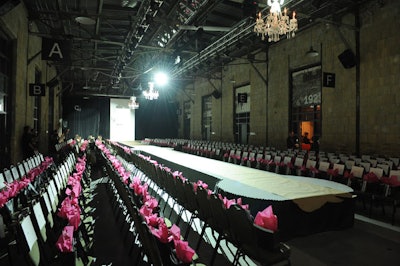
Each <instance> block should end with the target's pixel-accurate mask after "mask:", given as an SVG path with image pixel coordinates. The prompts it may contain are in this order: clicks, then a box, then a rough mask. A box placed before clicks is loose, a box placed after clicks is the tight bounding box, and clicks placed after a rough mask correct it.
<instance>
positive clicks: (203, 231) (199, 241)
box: [195, 224, 207, 250]
mask: <svg viewBox="0 0 400 266" xmlns="http://www.w3.org/2000/svg"><path fill="white" fill-rule="evenodd" d="M206 228H207V225H206V224H204V226H203V229H202V230H201V233H200V237H199V240H198V241H197V244H196V249H195V250H199V248H200V244H201V241H202V240H203V236H204V233H205V232H206Z"/></svg>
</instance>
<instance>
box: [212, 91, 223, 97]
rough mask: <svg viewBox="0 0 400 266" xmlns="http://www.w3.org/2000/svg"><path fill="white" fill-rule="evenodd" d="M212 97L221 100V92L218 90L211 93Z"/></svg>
mask: <svg viewBox="0 0 400 266" xmlns="http://www.w3.org/2000/svg"><path fill="white" fill-rule="evenodd" d="M211 95H212V96H214V98H215V99H219V98H221V92H219V91H218V90H214V91H213V92H212V93H211Z"/></svg>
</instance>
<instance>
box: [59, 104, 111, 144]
mask: <svg viewBox="0 0 400 266" xmlns="http://www.w3.org/2000/svg"><path fill="white" fill-rule="evenodd" d="M63 119H64V121H67V126H66V127H67V128H69V130H70V133H69V136H68V137H69V138H73V137H74V136H75V135H76V134H78V135H80V136H82V138H84V139H87V137H88V136H89V135H92V136H94V137H97V136H98V135H101V136H103V138H109V137H110V100H109V99H108V98H93V99H88V100H84V99H77V98H67V99H65V100H64V102H63Z"/></svg>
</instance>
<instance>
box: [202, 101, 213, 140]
mask: <svg viewBox="0 0 400 266" xmlns="http://www.w3.org/2000/svg"><path fill="white" fill-rule="evenodd" d="M211 108H212V96H211V95H208V96H204V97H203V99H202V139H203V140H210V139H211V123H212V111H211Z"/></svg>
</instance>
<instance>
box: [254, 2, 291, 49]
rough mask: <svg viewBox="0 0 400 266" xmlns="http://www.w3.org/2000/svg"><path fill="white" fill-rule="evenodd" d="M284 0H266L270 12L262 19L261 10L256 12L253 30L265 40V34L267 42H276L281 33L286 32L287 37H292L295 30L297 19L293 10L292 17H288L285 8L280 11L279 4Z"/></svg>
mask: <svg viewBox="0 0 400 266" xmlns="http://www.w3.org/2000/svg"><path fill="white" fill-rule="evenodd" d="M283 2H284V0H268V5H269V6H270V7H271V8H270V13H269V14H268V16H267V17H266V18H265V21H264V19H263V18H262V16H261V12H260V13H259V14H258V18H257V20H256V25H255V26H254V32H255V33H257V35H259V34H261V39H262V40H265V36H266V35H268V41H269V42H272V41H274V42H277V41H279V39H280V36H281V35H284V34H286V37H287V38H288V39H289V38H291V37H294V35H295V31H296V30H297V19H296V13H295V12H293V17H292V18H291V19H290V18H289V16H288V15H287V9H286V8H285V9H284V11H283V13H282V12H281V5H283Z"/></svg>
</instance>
